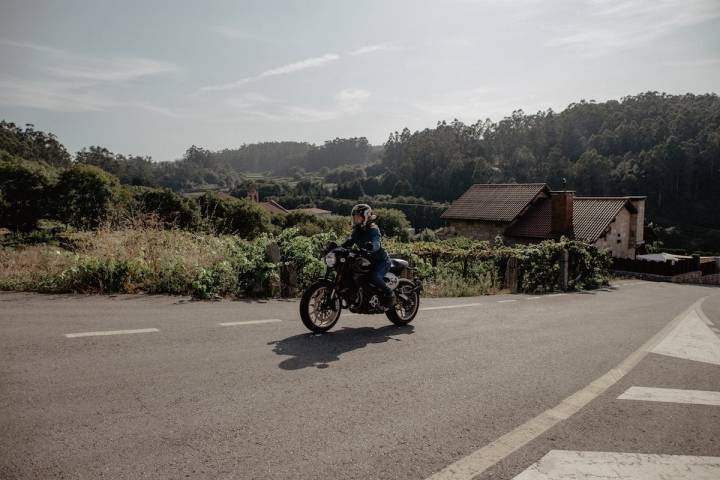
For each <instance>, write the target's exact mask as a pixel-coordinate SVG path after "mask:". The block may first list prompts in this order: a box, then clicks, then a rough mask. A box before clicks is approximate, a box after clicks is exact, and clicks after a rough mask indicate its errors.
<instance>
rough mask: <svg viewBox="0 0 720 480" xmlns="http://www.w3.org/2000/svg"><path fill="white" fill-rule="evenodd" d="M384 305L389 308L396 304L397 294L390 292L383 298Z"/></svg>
mask: <svg viewBox="0 0 720 480" xmlns="http://www.w3.org/2000/svg"><path fill="white" fill-rule="evenodd" d="M382 306H383V307H384V308H385V309H386V310H387V309H390V308H392V307H394V306H395V294H394V293H390V294H389V295H385V296H383V298H382Z"/></svg>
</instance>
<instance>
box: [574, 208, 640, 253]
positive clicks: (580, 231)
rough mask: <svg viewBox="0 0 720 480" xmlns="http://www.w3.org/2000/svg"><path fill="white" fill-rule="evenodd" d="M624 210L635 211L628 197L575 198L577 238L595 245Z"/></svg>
mask: <svg viewBox="0 0 720 480" xmlns="http://www.w3.org/2000/svg"><path fill="white" fill-rule="evenodd" d="M623 208H628V209H630V210H631V211H634V210H635V207H633V205H632V203H631V202H630V199H629V198H628V197H575V203H574V204H573V228H574V229H575V238H577V239H579V240H585V241H586V242H589V243H595V241H596V240H597V239H598V238H600V237H601V236H602V235H603V234H604V233H605V230H607V228H608V227H609V226H610V223H611V222H612V221H613V220H615V217H617V215H618V213H620V210H622V209H623Z"/></svg>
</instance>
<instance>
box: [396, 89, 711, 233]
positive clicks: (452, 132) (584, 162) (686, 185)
mask: <svg viewBox="0 0 720 480" xmlns="http://www.w3.org/2000/svg"><path fill="white" fill-rule="evenodd" d="M383 164H384V166H385V167H386V168H387V169H389V170H391V171H393V172H396V173H401V174H402V178H405V179H407V181H408V183H409V185H410V187H411V189H412V190H411V191H410V192H408V193H410V194H414V195H417V196H421V197H424V198H427V199H432V200H453V199H455V198H457V197H458V196H459V195H460V194H461V193H462V192H463V191H464V190H465V189H466V188H467V187H468V186H469V185H470V184H472V183H473V182H482V183H501V182H547V183H549V184H550V185H551V186H552V187H554V188H560V187H562V185H563V183H562V180H563V178H565V179H567V188H569V189H573V190H576V191H577V193H578V194H579V195H583V196H595V195H627V194H638V195H647V196H648V207H649V208H648V213H649V217H650V218H658V219H661V220H664V221H666V222H677V223H682V224H694V225H696V226H698V227H703V228H708V229H720V209H718V205H719V204H720V99H719V98H718V96H717V95H715V94H708V95H666V94H659V93H654V92H649V93H644V94H641V95H637V96H630V97H625V98H623V99H622V100H621V101H608V102H603V103H594V102H585V101H583V102H580V103H575V104H572V105H570V106H568V108H566V109H565V110H563V111H562V112H560V113H556V112H553V111H545V112H539V113H536V114H525V113H523V112H522V111H516V112H514V113H513V114H512V115H511V116H509V117H507V118H505V119H503V120H501V121H500V122H497V123H493V122H490V121H484V122H478V123H475V124H473V125H465V124H463V123H461V122H458V121H454V122H452V123H449V124H448V123H444V122H443V123H439V124H438V125H437V127H436V128H433V129H426V130H423V131H419V132H414V133H411V132H410V131H408V130H407V129H406V130H403V131H402V132H395V133H393V134H392V135H390V138H389V139H388V141H387V143H386V144H385V155H384V160H383ZM717 233H718V234H720V232H717Z"/></svg>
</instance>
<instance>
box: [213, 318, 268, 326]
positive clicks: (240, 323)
mask: <svg viewBox="0 0 720 480" xmlns="http://www.w3.org/2000/svg"><path fill="white" fill-rule="evenodd" d="M277 322H282V320H280V319H279V318H268V319H266V320H247V321H244V322H225V323H218V325H220V326H221V327H234V326H236V325H258V324H261V323H277Z"/></svg>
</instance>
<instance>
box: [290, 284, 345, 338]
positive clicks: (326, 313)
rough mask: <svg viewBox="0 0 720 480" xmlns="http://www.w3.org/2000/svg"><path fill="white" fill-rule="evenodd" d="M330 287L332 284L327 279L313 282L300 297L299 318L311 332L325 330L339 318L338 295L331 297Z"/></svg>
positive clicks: (340, 308) (332, 325)
mask: <svg viewBox="0 0 720 480" xmlns="http://www.w3.org/2000/svg"><path fill="white" fill-rule="evenodd" d="M332 289H333V287H332V284H330V283H329V282H327V281H319V282H315V283H313V284H312V285H310V286H309V287H308V288H307V290H305V292H304V293H303V296H302V298H301V299H300V318H301V319H302V322H303V324H304V325H305V326H306V327H307V328H308V330H310V331H311V332H314V333H323V332H327V331H328V330H330V329H331V328H332V327H334V326H335V324H336V323H337V321H338V319H339V318H340V312H341V311H342V307H341V305H340V297H339V296H338V295H335V296H334V298H332V299H331V298H330V294H331V293H332Z"/></svg>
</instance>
